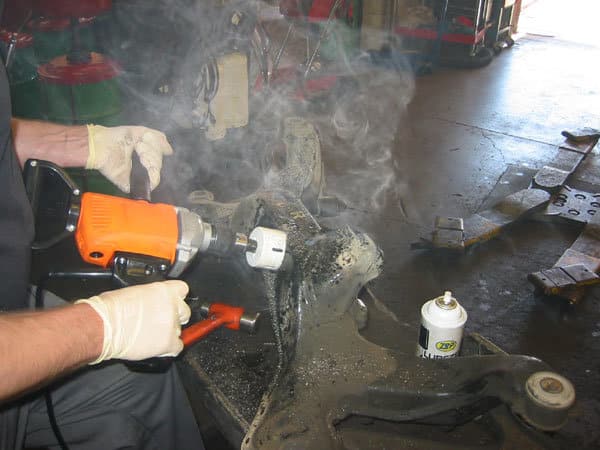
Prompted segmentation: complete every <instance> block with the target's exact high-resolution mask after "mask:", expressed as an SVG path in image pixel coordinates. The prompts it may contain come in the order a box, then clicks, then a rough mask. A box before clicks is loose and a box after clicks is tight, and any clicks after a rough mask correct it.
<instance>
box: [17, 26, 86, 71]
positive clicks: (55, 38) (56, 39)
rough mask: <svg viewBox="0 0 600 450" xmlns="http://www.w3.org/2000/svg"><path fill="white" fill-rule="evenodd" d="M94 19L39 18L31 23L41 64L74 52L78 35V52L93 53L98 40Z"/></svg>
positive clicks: (36, 51) (36, 52)
mask: <svg viewBox="0 0 600 450" xmlns="http://www.w3.org/2000/svg"><path fill="white" fill-rule="evenodd" d="M94 20H95V18H94V17H81V18H78V19H68V18H44V17H42V18H39V19H35V20H32V21H30V22H29V24H28V26H29V28H30V30H31V32H32V33H33V37H34V48H35V54H36V56H37V58H38V61H39V62H40V63H45V62H48V61H50V60H51V59H53V58H56V57H57V56H61V55H66V54H68V53H70V52H71V50H73V46H74V41H75V38H74V36H75V35H77V46H78V50H82V51H87V52H91V51H94V50H96V42H95V41H96V40H95V38H94V30H93V27H92V24H93V22H94Z"/></svg>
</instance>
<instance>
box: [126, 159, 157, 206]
mask: <svg viewBox="0 0 600 450" xmlns="http://www.w3.org/2000/svg"><path fill="white" fill-rule="evenodd" d="M129 185H130V189H129V196H130V197H131V198H132V199H134V200H146V201H148V202H149V201H150V199H151V195H152V194H151V192H152V190H151V186H150V176H149V175H148V170H146V168H145V167H144V165H143V164H142V162H141V161H140V157H139V156H138V154H137V152H136V151H134V152H133V153H132V154H131V174H130V176H129Z"/></svg>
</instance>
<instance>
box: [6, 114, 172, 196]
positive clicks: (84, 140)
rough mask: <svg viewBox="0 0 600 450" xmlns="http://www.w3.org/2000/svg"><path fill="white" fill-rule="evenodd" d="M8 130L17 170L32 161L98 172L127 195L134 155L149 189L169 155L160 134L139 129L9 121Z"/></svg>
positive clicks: (168, 150) (147, 129)
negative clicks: (143, 172)
mask: <svg viewBox="0 0 600 450" xmlns="http://www.w3.org/2000/svg"><path fill="white" fill-rule="evenodd" d="M11 128H12V134H13V142H14V146H15V151H16V152H17V156H18V158H19V161H20V162H21V166H23V164H24V163H25V161H27V160H28V159H30V158H35V159H44V160H47V161H52V162H53V163H55V164H58V165H59V166H62V167H85V168H86V169H98V170H99V171H100V172H101V173H102V174H103V175H104V176H105V177H106V178H108V179H109V180H110V181H112V182H113V183H114V184H116V185H117V186H118V187H119V189H121V190H122V191H124V192H129V178H130V173H131V155H132V153H133V152H134V151H135V152H136V153H137V154H138V155H139V158H140V162H141V163H142V165H143V166H144V167H145V168H146V170H147V171H148V175H149V178H150V187H151V188H152V189H154V188H155V187H156V186H158V183H159V182H160V169H161V168H162V158H163V156H164V155H170V154H172V153H173V148H172V147H171V145H170V144H169V142H168V141H167V138H166V136H165V135H164V134H163V133H161V132H160V131H157V130H153V129H150V128H146V127H140V126H121V127H102V126H98V125H60V124H56V123H50V122H42V121H37V120H27V119H18V118H13V119H12V120H11Z"/></svg>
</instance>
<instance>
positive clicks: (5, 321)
mask: <svg viewBox="0 0 600 450" xmlns="http://www.w3.org/2000/svg"><path fill="white" fill-rule="evenodd" d="M187 292H188V286H187V284H185V283H184V282H183V281H177V280H169V281H164V282H161V283H151V284H145V285H139V286H132V287H128V288H125V289H119V290H116V291H109V292H104V293H102V294H100V295H97V296H95V297H91V298H89V299H83V300H78V301H77V302H75V304H74V305H69V306H65V307H61V308H54V309H49V310H44V311H35V312H20V313H6V314H0V404H2V402H3V401H5V400H9V399H12V398H14V397H16V396H18V395H20V394H22V393H24V392H26V391H28V390H32V389H34V388H36V387H39V386H41V385H43V384H46V383H48V382H49V381H51V380H53V379H55V378H57V377H59V376H61V375H63V374H66V373H69V372H71V371H73V370H75V369H77V368H79V367H81V366H83V365H85V364H97V363H100V362H102V361H106V360H108V359H124V360H133V361H135V360H142V359H146V358H150V357H153V356H176V355H178V354H179V352H181V350H182V349H183V342H182V341H181V339H180V338H179V336H180V334H181V325H182V324H185V323H187V321H188V320H189V318H190V308H189V306H188V305H187V304H186V303H185V301H184V298H185V296H186V295H187Z"/></svg>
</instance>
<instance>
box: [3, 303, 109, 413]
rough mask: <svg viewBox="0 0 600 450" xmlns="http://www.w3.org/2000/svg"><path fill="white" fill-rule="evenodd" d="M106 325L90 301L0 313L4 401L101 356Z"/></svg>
mask: <svg viewBox="0 0 600 450" xmlns="http://www.w3.org/2000/svg"><path fill="white" fill-rule="evenodd" d="M103 337H104V328H103V323H102V319H101V318H100V316H99V315H98V314H97V313H96V312H95V311H94V310H93V308H91V307H90V306H89V305H86V304H78V305H72V306H66V307H62V308H56V309H51V310H46V311H42V312H23V313H9V314H1V315H0V404H1V403H2V402H3V401H4V400H8V399H10V398H12V397H14V396H17V395H19V394H21V393H23V392H25V391H27V390H30V389H32V388H35V387H38V386H40V385H42V384H44V383H46V382H48V381H50V380H52V379H54V378H56V377H58V376H60V375H62V374H65V373H68V372H70V371H72V370H74V369H76V368H78V367H81V366H83V365H85V364H87V363H89V362H91V361H93V360H94V359H96V358H97V357H98V355H99V354H100V352H101V350H102V340H103Z"/></svg>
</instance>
